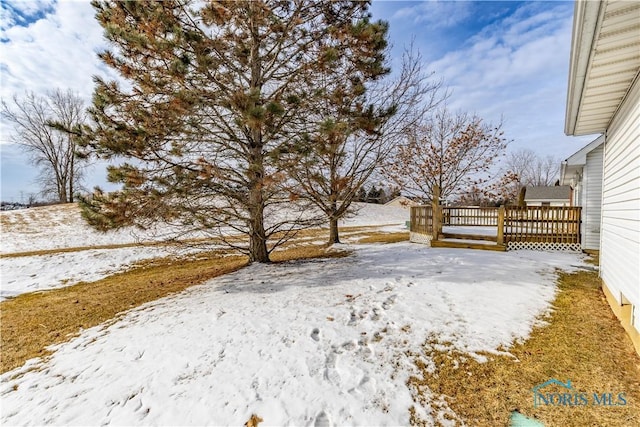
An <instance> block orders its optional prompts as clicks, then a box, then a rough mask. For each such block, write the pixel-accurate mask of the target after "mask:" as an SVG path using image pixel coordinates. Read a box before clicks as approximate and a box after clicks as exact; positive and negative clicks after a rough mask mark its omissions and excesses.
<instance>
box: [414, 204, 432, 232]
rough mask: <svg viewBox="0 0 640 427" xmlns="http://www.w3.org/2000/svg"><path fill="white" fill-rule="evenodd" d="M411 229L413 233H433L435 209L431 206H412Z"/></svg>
mask: <svg viewBox="0 0 640 427" xmlns="http://www.w3.org/2000/svg"><path fill="white" fill-rule="evenodd" d="M409 229H410V231H411V232H412V233H420V234H429V235H430V234H432V233H433V209H432V207H431V206H413V207H411V222H410V223H409Z"/></svg>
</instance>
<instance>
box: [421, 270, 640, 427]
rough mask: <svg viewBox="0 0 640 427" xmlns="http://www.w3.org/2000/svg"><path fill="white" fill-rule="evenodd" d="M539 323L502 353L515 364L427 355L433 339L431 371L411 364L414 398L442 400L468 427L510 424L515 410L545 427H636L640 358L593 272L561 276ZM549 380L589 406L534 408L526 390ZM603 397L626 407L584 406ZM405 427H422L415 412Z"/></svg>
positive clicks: (457, 355) (503, 360)
mask: <svg viewBox="0 0 640 427" xmlns="http://www.w3.org/2000/svg"><path fill="white" fill-rule="evenodd" d="M545 320H547V322H548V324H547V325H546V326H541V327H538V328H536V329H535V330H534V331H533V333H532V334H531V337H530V338H529V339H528V340H527V341H526V342H524V343H517V344H515V345H513V346H512V348H510V349H508V351H509V352H510V353H511V354H512V355H513V356H515V358H511V357H508V356H495V355H487V356H488V357H489V359H490V360H489V361H488V362H487V363H478V362H476V361H475V360H473V359H472V358H470V357H468V356H465V355H463V354H460V353H457V352H456V351H436V350H434V348H433V347H434V344H435V343H436V341H437V340H435V341H432V342H428V343H426V344H425V347H424V351H425V353H426V355H427V356H428V357H430V358H432V359H433V360H434V362H435V366H436V371H435V372H429V369H427V367H426V366H424V364H422V363H421V362H420V361H419V359H418V358H417V359H416V361H417V362H416V364H417V365H418V366H419V367H420V368H421V369H422V373H423V375H422V378H418V377H413V378H411V379H410V381H409V385H410V386H411V387H412V388H413V390H414V396H415V400H416V401H417V402H420V401H421V400H422V401H423V402H424V400H425V399H427V398H429V393H430V392H429V391H432V392H433V393H434V394H435V395H436V396H444V397H445V399H446V401H447V404H448V406H449V407H450V408H451V409H453V411H455V413H456V414H457V415H458V416H459V417H460V418H461V419H463V420H465V422H466V423H467V424H468V425H473V426H506V425H509V417H510V414H511V412H512V411H514V410H518V411H519V412H520V413H522V414H524V415H526V416H528V417H535V418H536V419H538V420H540V421H542V422H543V423H544V424H545V425H546V426H625V427H626V426H632V425H640V358H639V357H638V355H637V353H635V351H634V349H633V346H632V344H631V341H630V340H629V338H628V337H627V336H626V335H625V333H624V331H623V329H622V327H621V326H620V324H619V322H618V320H617V319H616V318H615V316H614V315H613V313H612V312H611V309H610V308H609V306H608V304H607V302H606V300H605V299H604V295H603V293H602V290H601V288H600V280H599V279H598V277H597V273H595V272H586V271H580V272H576V273H572V274H566V273H561V274H560V278H559V293H558V295H557V298H556V300H555V302H554V310H553V312H552V314H551V315H550V316H549V317H548V319H545ZM439 344H440V345H445V346H446V343H439ZM440 350H441V348H440ZM551 378H556V379H558V380H560V381H563V382H566V381H567V380H569V379H570V380H571V382H572V385H573V387H574V390H573V392H576V393H587V394H588V395H589V396H590V397H589V399H590V403H589V405H584V406H545V405H541V406H538V407H537V408H534V404H533V392H532V389H533V387H535V386H536V385H538V384H541V383H544V382H545V381H547V380H549V379H551ZM551 392H564V391H563V389H553V387H552V388H551ZM608 392H611V393H614V394H616V395H617V393H620V392H624V393H626V399H627V402H628V403H627V405H625V406H611V407H602V406H595V405H592V404H591V403H592V399H591V396H592V395H593V393H599V394H602V393H608ZM412 424H414V425H420V424H422V420H420V419H419V418H418V417H417V415H416V413H415V410H414V411H412Z"/></svg>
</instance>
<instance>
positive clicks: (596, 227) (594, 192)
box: [579, 145, 604, 250]
mask: <svg viewBox="0 0 640 427" xmlns="http://www.w3.org/2000/svg"><path fill="white" fill-rule="evenodd" d="M603 155H604V149H603V146H602V145H601V146H599V147H598V148H596V149H595V150H593V151H591V152H589V153H587V161H586V165H585V166H584V171H583V182H581V183H580V189H579V191H580V193H581V197H582V201H581V203H580V206H582V218H583V220H582V239H583V240H582V247H583V248H584V249H592V250H598V249H600V220H601V218H602V214H601V213H602V162H603Z"/></svg>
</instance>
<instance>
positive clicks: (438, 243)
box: [431, 233, 507, 252]
mask: <svg viewBox="0 0 640 427" xmlns="http://www.w3.org/2000/svg"><path fill="white" fill-rule="evenodd" d="M491 242H493V244H492V243H491ZM497 242H498V237H497V236H488V235H483V234H458V233H440V234H438V240H432V241H431V247H432V248H462V249H483V250H486V251H500V252H504V251H506V250H507V248H506V246H505V245H499V244H498V243H497Z"/></svg>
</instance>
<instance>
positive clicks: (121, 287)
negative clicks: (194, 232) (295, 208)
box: [0, 246, 347, 372]
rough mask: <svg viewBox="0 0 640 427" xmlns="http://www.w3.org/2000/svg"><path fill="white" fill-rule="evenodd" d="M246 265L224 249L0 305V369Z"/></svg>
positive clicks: (287, 256) (283, 256)
mask: <svg viewBox="0 0 640 427" xmlns="http://www.w3.org/2000/svg"><path fill="white" fill-rule="evenodd" d="M346 255H347V253H346V252H344V251H343V252H337V251H331V252H328V251H326V248H325V247H324V246H306V247H300V248H298V247H295V248H290V249H285V250H282V251H278V252H274V253H273V254H272V260H273V261H274V262H279V261H289V260H293V259H310V258H318V257H341V256H346ZM246 264H247V258H246V257H244V256H237V255H228V254H225V253H224V252H223V251H217V252H212V253H208V254H200V255H198V256H196V257H191V258H190V259H182V260H176V259H172V258H164V259H160V260H157V259H156V260H151V261H146V262H143V263H140V264H139V265H138V267H137V268H133V269H130V270H129V271H126V272H122V273H118V274H115V275H113V276H109V277H106V278H104V279H102V280H99V281H96V282H92V283H80V284H77V285H73V286H69V287H66V288H61V289H54V290H50V291H46V292H38V293H30V294H23V295H19V296H17V297H15V298H12V299H9V300H7V301H3V302H2V303H0V312H1V315H2V322H1V324H0V342H1V349H2V361H1V364H0V371H1V372H7V371H9V370H11V369H14V368H17V367H19V366H21V365H23V364H24V362H25V361H27V360H28V359H31V358H34V357H42V356H47V354H48V351H47V350H46V347H47V346H49V345H52V344H58V343H62V342H65V341H68V340H69V339H71V338H72V337H74V336H76V335H77V334H78V333H79V331H80V330H81V329H86V328H90V327H93V326H96V325H99V324H101V323H103V322H106V321H108V320H110V319H113V318H115V317H116V316H117V315H118V313H122V312H124V311H126V310H129V309H131V308H134V307H138V306H140V305H142V304H144V303H146V302H149V301H153V300H156V299H158V298H162V297H164V296H167V295H170V294H172V293H176V292H180V291H182V290H184V289H186V288H187V287H189V286H193V285H197V284H200V283H203V282H205V281H207V280H209V279H211V278H213V277H217V276H220V275H222V274H226V273H229V272H232V271H235V270H237V269H239V268H241V267H243V266H245V265H246Z"/></svg>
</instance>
